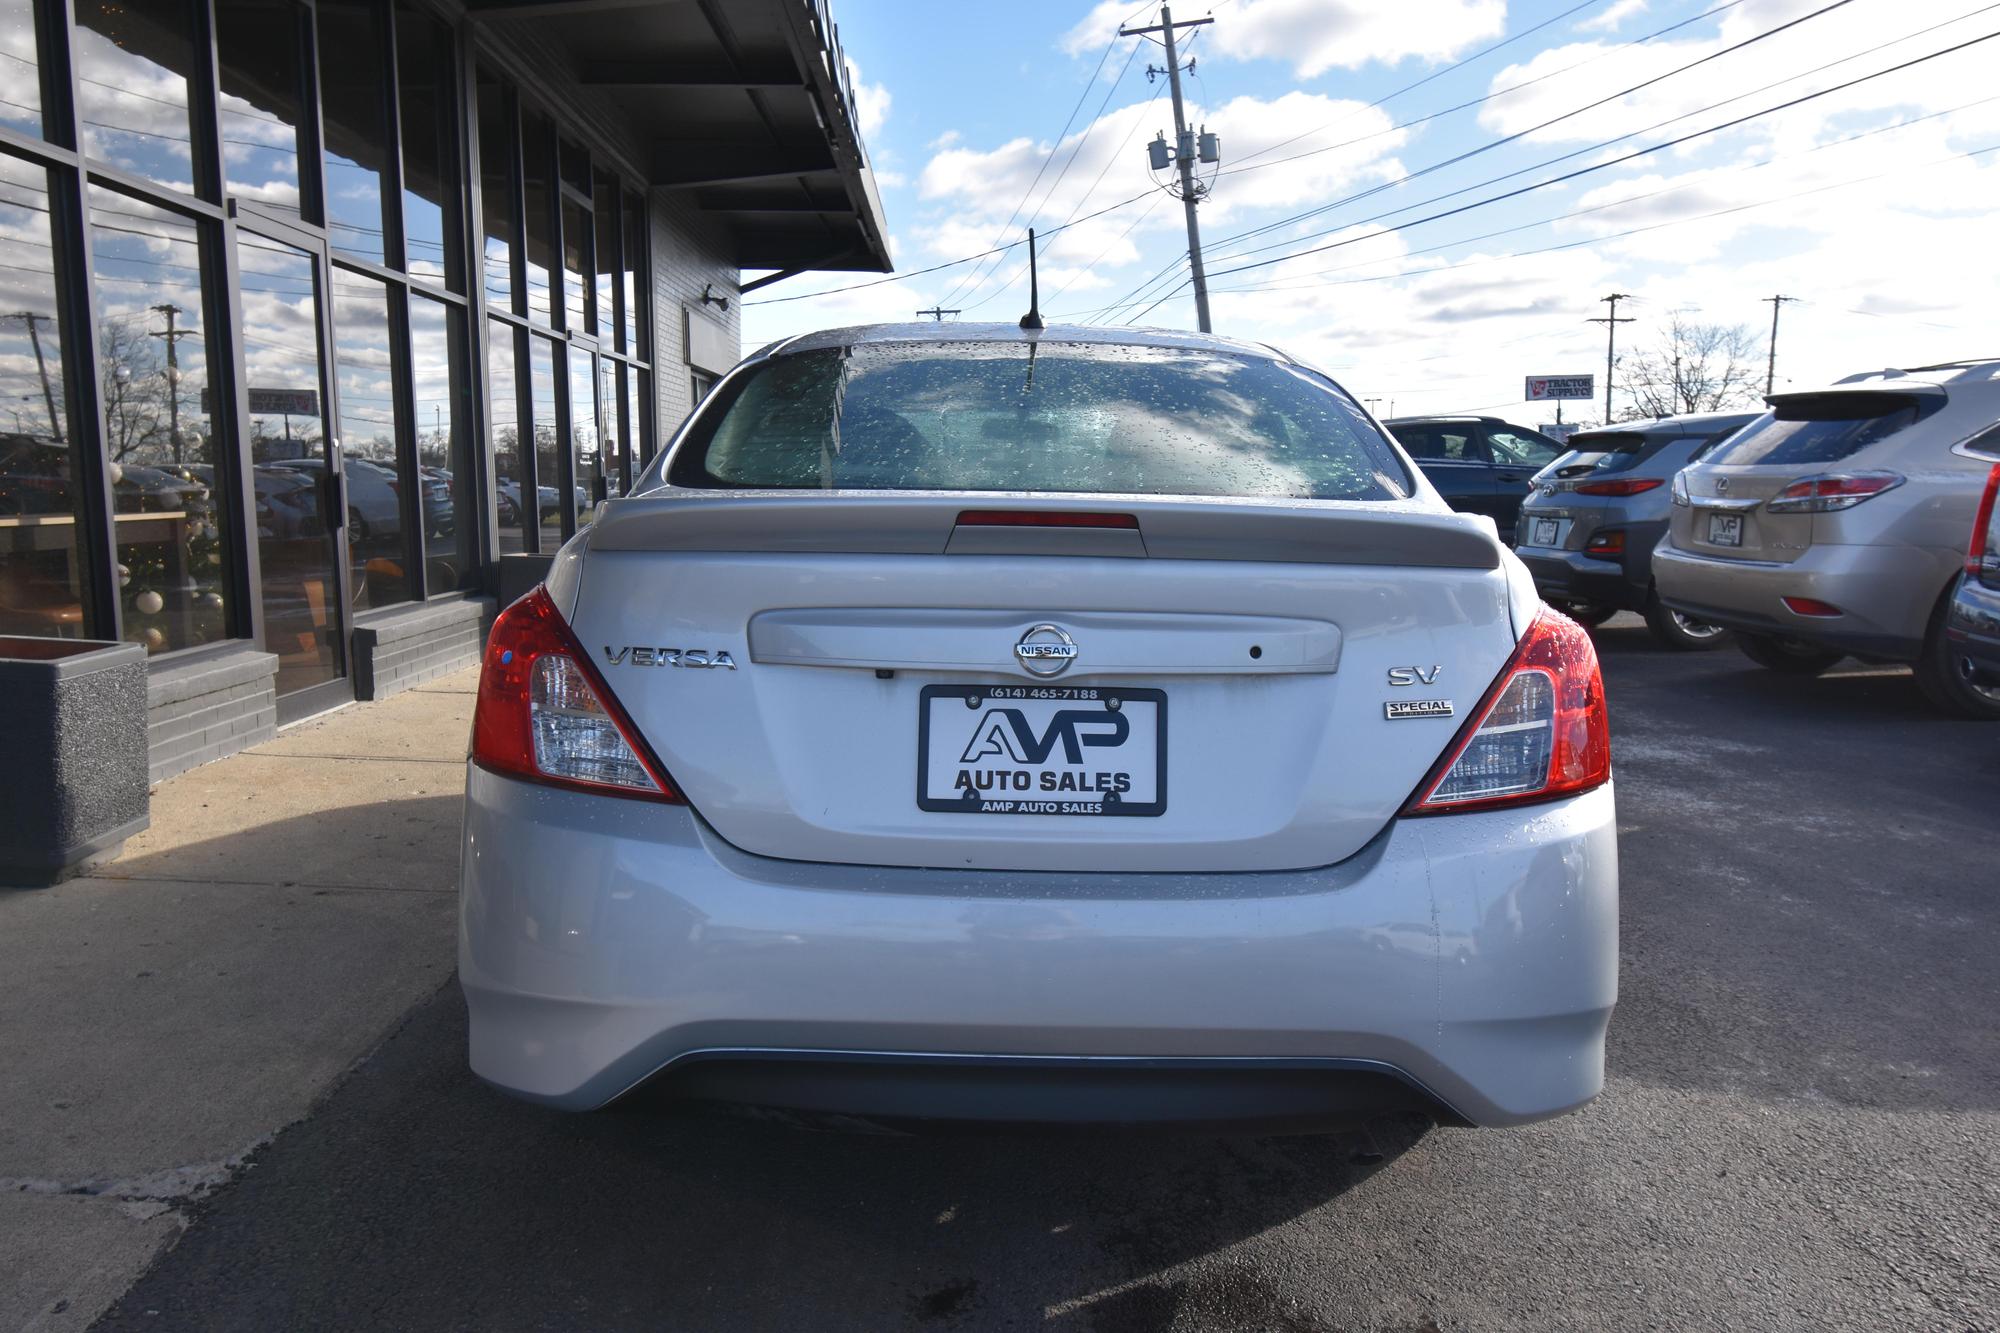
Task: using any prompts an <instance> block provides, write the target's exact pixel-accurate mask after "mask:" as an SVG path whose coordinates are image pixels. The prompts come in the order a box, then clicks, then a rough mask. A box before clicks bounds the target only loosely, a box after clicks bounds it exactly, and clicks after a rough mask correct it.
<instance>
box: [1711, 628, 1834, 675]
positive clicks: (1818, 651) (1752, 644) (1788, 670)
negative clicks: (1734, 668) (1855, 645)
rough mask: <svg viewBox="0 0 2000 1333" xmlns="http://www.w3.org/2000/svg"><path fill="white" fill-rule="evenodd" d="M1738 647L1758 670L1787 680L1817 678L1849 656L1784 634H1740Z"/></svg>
mask: <svg viewBox="0 0 2000 1333" xmlns="http://www.w3.org/2000/svg"><path fill="white" fill-rule="evenodd" d="M1736 646H1737V647H1738V648H1741V649H1742V650H1743V655H1744V656H1745V657H1747V658H1749V659H1750V660H1751V661H1753V662H1755V663H1756V664H1757V665H1758V666H1760V667H1765V668H1767V669H1769V670H1771V671H1779V672H1783V673H1784V674H1785V675H1787V676H1817V675H1818V674H1819V673H1820V672H1822V671H1824V670H1826V669H1827V668H1828V667H1830V666H1832V665H1833V664H1834V663H1835V662H1838V661H1839V660H1840V659H1841V658H1843V657H1845V656H1847V654H1846V653H1836V652H1833V651H1832V650H1830V649H1826V648H1816V647H1814V646H1813V645H1812V644H1809V643H1806V642H1805V641H1804V640H1801V639H1792V638H1787V637H1786V636H1784V635H1782V634H1739V635H1737V636H1736Z"/></svg>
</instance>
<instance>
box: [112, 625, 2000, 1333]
mask: <svg viewBox="0 0 2000 1333" xmlns="http://www.w3.org/2000/svg"><path fill="white" fill-rule="evenodd" d="M1628 621H1629V618H1621V620H1620V621H1618V622H1614V623H1613V624H1612V625H1611V626H1609V627H1607V628H1606V629H1604V630H1602V631H1600V634H1599V642H1600V645H1601V648H1602V651H1603V653H1604V657H1605V660H1606V666H1607V675H1608V679H1609V688H1610V691H1611V704H1612V721H1613V728H1614V735H1615V756H1616V763H1617V782H1618V799H1619V807H1620V815H1621V825H1622V828H1623V841H1622V850H1621V855H1622V860H1623V870H1624V876H1623V882H1624V926H1623V939H1624V974H1623V985H1622V994H1621V1000H1620V1004H1619V1009H1618V1014H1617V1017H1616V1019H1615V1020H1614V1022H1613V1024H1612V1029H1611V1050H1610V1079H1609V1085H1608V1087H1607V1088H1606V1090H1605V1093H1604V1095H1603V1096H1602V1097H1601V1098H1600V1099H1599V1100H1598V1101H1597V1102H1596V1103H1595V1104H1593V1105H1592V1106H1591V1107H1589V1108H1587V1109H1586V1110H1584V1111H1582V1112H1580V1113H1578V1114H1575V1115H1572V1116H1568V1117H1565V1118H1563V1119H1561V1120H1557V1121H1554V1122H1550V1123H1547V1124H1543V1125H1538V1126H1533V1127H1530V1128H1526V1129H1519V1130H1455V1129H1431V1130H1429V1131H1428V1132H1422V1130H1421V1127H1417V1126H1407V1125H1393V1124H1390V1125H1383V1126H1380V1127H1377V1128H1376V1129H1374V1130H1373V1131H1371V1132H1368V1133H1362V1134H1352V1135H1344V1136H1335V1137H1324V1138H1292V1139H1276V1138H1273V1139H1219V1138H1193V1137H1171V1136H1137V1137H1132V1136H1122V1135H1115V1134H1097V1135H1088V1136H1081V1137H1047V1136H1024V1135H1003V1134H978V1135H961V1136H950V1137H915V1138H911V1137H893V1136H883V1135H860V1134H840V1133H828V1132H822V1131H816V1130H808V1129H801V1128H797V1127H794V1126H792V1125H789V1124H783V1123H771V1122H768V1121H764V1120H759V1119H755V1118H748V1117H744V1116H731V1115H722V1114H717V1113H712V1112H681V1113H666V1112H662V1111H659V1110H657V1109H654V1108H645V1109H640V1110H624V1111H619V1110H614V1111H610V1112H605V1113H600V1114H596V1115H586V1116H573V1115H563V1114H559V1113H554V1112H550V1111H545V1110H541V1109H538V1108H534V1107H530V1106H526V1105H523V1104H520V1103H516V1102H513V1101H510V1100H508V1099H507V1098H505V1097H503V1096H501V1095H499V1094H497V1093H495V1092H493V1091H491V1090H490V1089H487V1088H485V1087H484V1086H483V1085H481V1084H479V1083H477V1082H476V1081H474V1080H473V1079H472V1078H471V1076H470V1075H469V1074H468V1073H467V1072H466V1069H465V1061H464V1049H463V1048H464V1011H463V1007H462V1005H461V1003H460V1001H459V998H458V994H457V990H456V987H455V985H452V984H446V985H445V986H443V987H442V988H441V989H439V990H437V991H436V992H435V993H434V994H433V995H432V996H431V998H429V999H428V1000H426V1001H424V1002H422V1003H420V1004H418V1005H417V1006H416V1007H415V1009H414V1010H412V1011H411V1012H410V1013H409V1014H408V1016H407V1018H406V1020H405V1021H404V1022H403V1024H402V1026H401V1027H400V1028H399V1029H398V1030H397V1031H396V1032H395V1033H394V1034H393V1035H392V1036H391V1037H390V1038H389V1039H388V1040H387V1041H386V1042H384V1043H383V1044H382V1045H381V1046H380V1047H379V1048H378V1049H377V1050H376V1051H375V1053H374V1054H373V1055H372V1056H370V1057H369V1058H368V1059H366V1060H365V1061H363V1062H362V1063H361V1064H360V1065H359V1066H358V1067H357V1068H356V1069H355V1071H354V1072H353V1073H352V1074H351V1075H349V1076H348V1077H347V1078H346V1080H345V1081H344V1082H342V1083H341V1084H340V1085H339V1086H338V1087H337V1088H336V1089H335V1090H334V1091H333V1092H332V1093H331V1095H330V1096H328V1097H327V1098H326V1099H325V1100H324V1101H322V1102H321V1103H320V1104H319V1105H318V1106H317V1108H316V1109H314V1110H313V1111H312V1112H311V1114H309V1115H307V1116H306V1117H305V1118H304V1119H303V1120H302V1121H300V1122H299V1123H297V1124H294V1125H293V1126H291V1127H290V1128H289V1129H287V1130H285V1131H284V1132H283V1133H282V1134H280V1135H279V1136H278V1137H277V1138H276V1139H275V1140H274V1141H273V1142H271V1143H270V1144H269V1145H268V1146H266V1147H264V1148H262V1149H261V1150H260V1151H258V1152H257V1153H256V1154H255V1156H254V1157H252V1158H251V1159H250V1162H249V1164H248V1165H247V1167H245V1168H243V1169H241V1170H238V1171H236V1172H235V1173H234V1175H233V1177H232V1179H231V1181H230V1183H228V1184H226V1185H224V1186H223V1187H222V1188H220V1189H219V1190H218V1191H216V1192H215V1193H213V1194H211V1195H209V1196H208V1197H207V1198H206V1199H205V1200H203V1201H201V1202H199V1203H196V1204H194V1205H193V1206H192V1208H191V1213H190V1218H191V1220H190V1222H189V1225H188V1227H187V1229H186V1231H185V1233H184V1234H183V1235H182V1236H181V1238H180V1239H179V1241H178V1243H177V1244H175V1245H174V1247H173V1248H172V1249H171V1250H169V1251H168V1252H167V1253H166V1254H165V1255H164V1256H163V1257H162V1258H160V1259H159V1260H158V1261H157V1262H156V1263H155V1264H154V1266H153V1267H152V1268H151V1269H150V1271H148V1272H147V1273H146V1274H145V1275H144V1276H143V1277H142V1278H141V1279H140V1280H139V1281H138V1283H137V1284H136V1285H135V1286H134V1287H133V1288H132V1289H131V1290H130V1291H129V1292H128V1293H127V1294H126V1295H125V1297H124V1298H123V1299H122V1300H121V1301H119V1302H118V1303H117V1304H116V1305H115V1306H114V1307H113V1308H112V1309H111V1310H110V1311H109V1313H107V1315H106V1316H105V1317H104V1319H103V1320H102V1321H100V1323H99V1324H98V1325H97V1326H98V1327H100V1328H105V1329H115V1330H125V1329H147V1330H160V1329H184V1328H185V1329H195V1328H200V1329H208V1328H218V1329H288V1330H307V1329H354V1328H371V1329H372V1328H381V1329H413V1330H430V1329H493V1330H512V1329H588V1328H676V1329H700V1330H705V1329H778V1328H783V1329H809V1330H844V1329H855V1330H886V1329H941V1330H944V1329H1005V1328H1022V1327H1029V1326H1036V1325H1043V1324H1047V1325H1050V1326H1052V1327H1055V1328H1058V1329H1063V1328H1073V1329H1079V1330H1100V1331H1104V1333H1111V1331H1113V1330H1158V1329H1262V1330H1276V1331H1280V1333H1299V1331H1301V1330H1385V1331H1386V1330H1396V1331H1399V1333H1417V1331H1419V1330H1432V1331H1443V1330H1493V1329H1516V1328H1518V1329H1537V1330H1542V1329H1591V1330H1602V1329H1652V1328H1666V1329H1694V1328H1699V1329H1724V1328H1728V1329H1749V1328H1757V1329H1764V1328H1770V1329H1793V1328H1796V1329H1869V1330H1876V1329H1935V1330H1949V1331H1951V1333H1962V1331H1963V1330H1970V1329H1987V1330H1990V1329H1994V1328H1996V1327H2000V1221H1996V1219H2000V1170H1996V1168H2000V1024H1996V1021H1995V1018H1996V1014H2000V968H1996V967H1995V963H1994V954H1995V945H1996V943H2000V900H1996V898H1997V895H1996V891H2000V855H1996V852H2000V726H1995V725H1990V724H1989V725H1981V724H1976V723H1967V722H1957V721H1952V720H1948V719H1944V718H1942V717H1939V716H1938V715H1936V714H1934V713H1932V712H1931V711H1929V710H1928V709H1927V707H1926V706H1925V705H1924V704H1923V703H1922V702H1921V700H1920V699H1919V698H1918V696H1917V693H1916V690H1915V688H1914V686H1913V685H1912V683H1911V682H1910V680H1909V677H1908V674H1907V673H1906V672H1899V671H1893V670H1885V669H1877V668H1868V667H1864V666H1860V665H1858V664H1853V663H1849V664H1847V665H1846V666H1845V667H1843V668H1841V669H1839V670H1837V671H1836V672H1835V673H1833V674H1831V675H1829V676H1827V677H1824V678H1820V679H1815V680H1796V679H1787V678H1783V677H1779V676H1775V675H1772V674H1770V673H1768V672H1764V671H1762V670H1759V669H1757V668H1755V667H1752V666H1751V665H1750V664H1749V663H1748V661H1747V660H1746V659H1744V658H1743V657H1742V656H1741V655H1740V654H1738V653H1737V652H1735V651H1734V650H1733V649H1730V650H1724V651H1721V652H1716V653H1710V654H1701V655H1692V656H1682V655H1673V654H1668V653H1664V652H1660V651H1657V650H1655V649H1654V648H1653V647H1652V646H1651V644H1650V641H1649V640H1648V639H1647V637H1646V635H1645V633H1644V631H1643V629H1640V628H1637V627H1636V626H1629V627H1628Z"/></svg>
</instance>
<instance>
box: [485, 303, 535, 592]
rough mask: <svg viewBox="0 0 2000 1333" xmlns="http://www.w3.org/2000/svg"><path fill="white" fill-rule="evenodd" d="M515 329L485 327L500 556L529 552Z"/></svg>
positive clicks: (495, 324)
mask: <svg viewBox="0 0 2000 1333" xmlns="http://www.w3.org/2000/svg"><path fill="white" fill-rule="evenodd" d="M514 337H515V334H514V326H513V325H511V324H503V323H501V322H500V321H499V320H492V321H489V322H488V323H487V325H486V387H487V415H488V417H489V418H490V419H491V421H492V423H493V435H492V439H491V442H490V448H491V453H490V454H489V458H490V460H491V466H490V468H489V469H488V470H489V471H491V472H492V474H493V489H494V501H495V505H496V509H497V522H498V523H499V527H500V553H501V554H502V555H514V554H517V553H519V552H521V551H525V550H527V549H528V543H527V538H526V537H525V536H523V535H522V534H523V532H524V530H525V529H526V527H527V525H528V522H529V521H530V520H529V518H528V514H529V512H530V503H531V502H530V501H528V500H527V499H526V497H524V496H523V495H522V494H521V480H522V478H521V473H522V471H523V468H522V454H521V406H520V404H521V400H520V398H519V396H518V392H519V386H518V382H517V380H516V379H515V369H514V359H515V351H514Z"/></svg>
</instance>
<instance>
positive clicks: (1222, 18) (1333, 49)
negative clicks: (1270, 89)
mask: <svg viewBox="0 0 2000 1333" xmlns="http://www.w3.org/2000/svg"><path fill="white" fill-rule="evenodd" d="M1139 13H1140V15H1142V16H1144V17H1135V16H1134V15H1133V11H1132V9H1131V7H1130V5H1129V4H1128V3H1127V0H1101V2H1100V3H1099V4H1098V5H1096V6H1095V7H1094V8H1093V9H1092V10H1091V11H1090V13H1089V14H1087V15H1085V16H1084V18H1083V20H1082V21H1081V22H1079V23H1078V24H1077V25H1076V26H1075V27H1073V28H1071V29H1070V30H1069V31H1068V32H1067V33H1065V34H1064V35H1063V37H1062V39H1061V41H1060V43H1059V45H1060V46H1061V48H1062V49H1063V50H1064V51H1066V52H1068V53H1069V54H1070V55H1081V54H1083V53H1084V52H1087V51H1095V50H1097V49H1098V48H1100V47H1102V46H1103V45H1104V44H1105V43H1106V42H1107V41H1109V40H1111V38H1112V35H1113V34H1114V33H1116V32H1117V31H1118V27H1119V24H1120V22H1121V21H1122V20H1124V19H1126V18H1128V17H1131V18H1134V21H1135V22H1138V23H1153V22H1157V21H1158V20H1157V18H1155V17H1152V15H1153V13H1154V11H1153V10H1151V9H1150V8H1143V9H1141V10H1140V11H1139ZM1506 19H1507V7H1506V4H1505V0H1398V3H1396V4H1383V3H1381V2H1380V0H1242V3H1240V4H1236V5H1231V6H1230V7H1229V8H1228V9H1227V10H1224V11H1223V12H1222V13H1220V14H1217V15H1216V18H1215V24H1214V26H1213V27H1211V28H1209V29H1207V31H1206V33H1205V34H1204V35H1203V36H1202V38H1201V42H1202V53H1203V54H1204V55H1206V54H1209V53H1211V52H1212V53H1214V54H1216V55H1222V56H1228V57H1231V58H1234V59H1237V60H1267V59H1268V60H1279V61H1283V62H1284V63H1286V64H1288V65H1290V66H1291V67H1292V72H1293V73H1295V74H1296V75H1298V77H1300V78H1302V79H1310V78H1315V77H1317V76H1318V75H1320V74H1323V73H1325V72H1326V71H1327V70H1330V69H1359V68H1360V67H1361V66H1363V65H1365V64H1368V63H1370V62H1371V61H1372V62H1376V63H1380V64H1385V65H1393V64H1395V63H1396V62H1397V61H1399V60H1404V59H1407V58H1409V57H1411V56H1415V57H1416V58H1418V59H1420V60H1427V61H1438V60H1450V59H1452V58H1454V57H1456V56H1458V55H1460V54H1462V53H1463V52H1464V51H1465V50H1466V49H1467V48H1468V47H1470V46H1471V45H1472V44H1473V43H1474V42H1479V41H1485V40H1488V39H1490V38H1493V37H1497V36H1499V35H1500V32H1501V29H1502V28H1503V27H1504V26H1505V24H1506ZM1180 40H1187V37H1186V34H1185V33H1183V34H1182V35H1181V37H1180Z"/></svg>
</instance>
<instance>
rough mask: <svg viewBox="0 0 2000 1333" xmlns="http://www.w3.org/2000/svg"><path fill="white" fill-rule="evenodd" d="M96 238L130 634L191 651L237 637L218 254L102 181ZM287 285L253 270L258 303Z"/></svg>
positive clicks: (247, 281) (169, 217) (184, 226)
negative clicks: (218, 415) (222, 442)
mask: <svg viewBox="0 0 2000 1333" xmlns="http://www.w3.org/2000/svg"><path fill="white" fill-rule="evenodd" d="M90 231H91V247H92V253H93V277H94V278H95V280H96V286H97V313H98V347H97V351H98V361H99V366H100V369H101V372H102V375H103V384H102V386H101V396H102V404H103V410H104V430H105V452H106V457H107V461H108V464H109V470H110V473H111V479H112V502H113V508H114V509H115V510H116V511H117V512H116V521H117V525H118V570H117V574H118V582H119V585H120V596H121V598H122V600H123V603H124V621H125V637H126V638H127V639H130V640H132V641H134V642H137V643H143V644H145V645H146V647H147V648H148V649H149V650H150V651H153V652H159V651H162V650H164V649H170V648H188V647H192V646H193V645H195V644H198V643H207V642H208V641H210V640H212V639H219V638H222V637H223V636H224V635H225V634H226V633H227V617H226V615H225V614H224V612H225V609H226V608H225V607H224V604H223V603H224V591H223V589H224V583H223V574H224V571H225V570H226V569H228V568H229V565H228V561H229V560H230V558H231V556H230V552H229V549H228V548H229V528H228V525H227V524H225V523H223V522H222V521H221V516H220V514H219V513H218V511H217V504H216V495H217V482H218V477H217V472H216V468H217V465H218V461H219V455H218V449H217V443H216V436H215V430H214V423H213V421H212V419H211V417H210V415H209V412H210V405H209V402H208V397H209V394H208V354H209V353H208V340H207V333H206V330H207V320H206V318H205V317H204V316H205V307H204V304H203V301H202V268H203V264H204V263H205V262H206V260H207V256H206V254H205V253H204V252H205V249H206V247H204V246H203V245H202V243H201V237H200V233H199V231H198V229H197V227H196V224H195V223H194V222H193V221H192V220H190V219H188V218H185V217H182V216H181V215H180V214H178V213H172V212H169V211H167V210H166V209H163V208H159V207H157V206H155V205H153V204H148V203H142V202H141V201H139V200H137V199H133V198H131V197H129V196H127V195H123V194H118V193H115V192H114V191H111V190H107V189H105V188H104V187H103V186H98V185H93V186H91V187H90ZM274 276H275V275H265V274H262V272H261V270H260V271H259V272H257V273H253V272H252V271H251V270H250V269H248V268H246V269H245V271H244V278H243V282H244V300H245V301H246V303H247V302H248V301H249V300H250V299H251V295H252V292H253V290H254V289H253V287H252V284H258V285H259V286H260V287H267V288H271V289H274V290H277V291H284V290H285V284H283V283H282V282H281V281H274ZM245 341H246V342H249V341H250V340H249V339H248V338H246V339H245ZM246 350H247V351H249V352H254V351H255V350H256V346H255V344H254V343H252V344H251V346H250V347H249V348H248V349H246ZM253 373H254V372H253Z"/></svg>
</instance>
